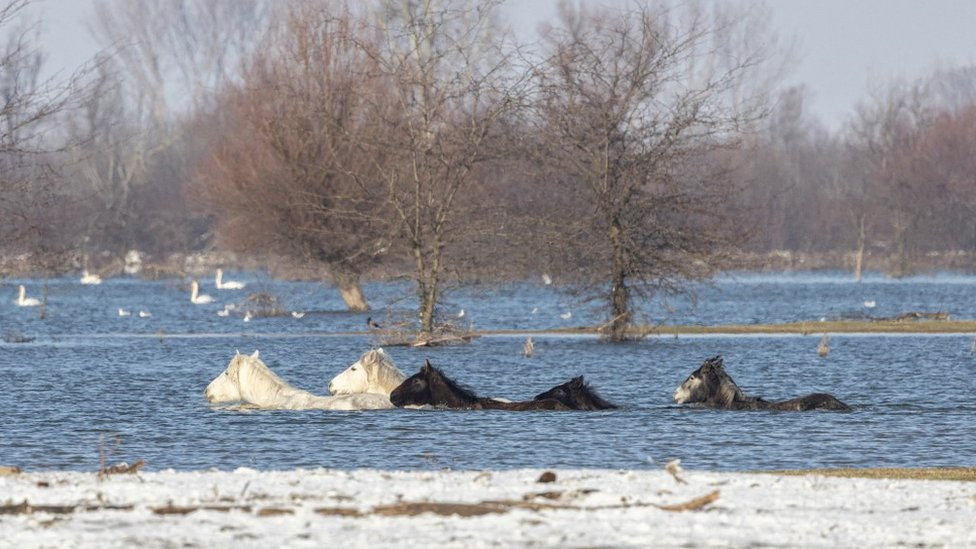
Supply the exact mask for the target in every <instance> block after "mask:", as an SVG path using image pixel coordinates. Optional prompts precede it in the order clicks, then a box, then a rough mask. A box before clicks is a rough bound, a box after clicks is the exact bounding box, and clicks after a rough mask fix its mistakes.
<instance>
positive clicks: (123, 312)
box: [119, 307, 132, 316]
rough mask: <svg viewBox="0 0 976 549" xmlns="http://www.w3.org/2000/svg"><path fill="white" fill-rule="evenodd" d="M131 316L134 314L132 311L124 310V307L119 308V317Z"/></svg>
mask: <svg viewBox="0 0 976 549" xmlns="http://www.w3.org/2000/svg"><path fill="white" fill-rule="evenodd" d="M131 314H132V311H130V310H128V309H123V308H122V307H119V316H129V315H131Z"/></svg>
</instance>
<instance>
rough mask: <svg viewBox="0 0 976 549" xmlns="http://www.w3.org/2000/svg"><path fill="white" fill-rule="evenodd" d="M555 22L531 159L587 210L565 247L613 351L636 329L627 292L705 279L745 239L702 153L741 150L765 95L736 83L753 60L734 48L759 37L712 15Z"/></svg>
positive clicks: (636, 10) (604, 16) (575, 12)
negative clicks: (601, 299)
mask: <svg viewBox="0 0 976 549" xmlns="http://www.w3.org/2000/svg"><path fill="white" fill-rule="evenodd" d="M561 15H562V20H561V25H560V26H558V27H553V28H550V29H549V30H548V31H547V32H546V33H545V35H544V44H545V47H546V50H545V54H546V60H545V62H544V63H543V65H542V66H540V67H539V69H538V71H537V77H538V86H539V88H538V101H537V103H536V113H535V115H534V117H533V121H534V122H535V123H536V124H537V125H538V127H537V129H536V131H537V133H538V135H539V137H538V140H539V143H540V144H541V149H540V151H539V154H540V158H542V159H543V160H544V162H545V163H546V164H547V165H548V166H549V169H550V173H552V174H554V176H556V177H560V178H561V180H562V181H563V182H564V183H565V185H566V188H565V192H566V193H571V194H576V195H578V196H580V197H582V200H584V201H585V202H584V203H581V204H578V206H577V207H576V208H575V209H574V213H575V215H577V216H578V217H576V218H575V219H567V220H566V223H565V227H564V228H565V232H564V234H563V236H562V238H561V240H560V243H561V244H563V245H568V246H567V249H568V250H569V253H572V254H573V255H574V256H575V258H576V263H577V265H578V269H577V271H576V273H575V275H576V276H578V277H581V278H582V279H583V280H584V281H586V282H589V283H590V284H591V285H593V287H595V288H602V289H601V290H597V291H599V292H600V293H601V294H602V292H603V291H606V294H602V295H604V296H605V298H606V299H607V302H608V304H609V312H610V315H609V316H610V318H609V322H608V324H607V336H608V338H609V339H611V340H614V341H619V340H622V339H625V338H626V337H627V335H628V327H629V326H631V324H632V323H633V322H634V312H635V309H636V308H637V307H638V304H637V303H635V300H634V297H635V295H637V296H649V295H651V294H653V293H655V292H661V291H663V292H674V291H677V290H679V289H681V288H682V287H683V286H684V285H685V282H686V281H688V280H694V279H701V278H703V277H706V276H708V275H710V274H711V273H713V272H714V271H715V270H716V269H717V268H718V267H720V266H722V265H723V262H722V259H723V257H724V254H725V253H727V252H728V251H729V245H730V244H732V243H734V242H736V241H737V240H738V239H739V238H740V237H741V236H742V235H741V231H739V230H738V229H737V227H736V225H735V224H734V223H733V221H732V220H733V216H732V215H731V214H732V212H731V211H730V208H729V206H728V201H727V198H728V197H729V195H730V193H731V191H732V187H731V186H730V185H729V184H727V180H726V179H725V178H724V177H723V173H722V172H723V169H722V167H721V166H713V165H712V164H710V162H709V153H710V152H712V151H716V150H719V149H723V148H732V147H737V146H738V145H739V139H740V137H741V132H742V131H744V130H747V129H749V128H750V127H751V125H752V124H753V123H754V122H755V121H756V120H758V119H759V118H760V117H761V116H763V115H764V114H765V110H764V105H763V93H762V92H763V91H765V90H762V89H760V90H750V88H749V87H748V86H745V85H743V81H744V80H746V79H749V78H751V77H753V76H754V75H756V74H757V71H758V70H759V69H760V68H761V67H762V61H763V58H762V55H761V54H762V51H761V50H760V49H759V48H753V46H752V44H753V42H751V41H745V42H744V43H745V44H746V45H747V46H749V47H748V48H746V47H741V46H734V45H733V40H731V39H730V38H731V37H733V36H740V38H741V34H742V32H743V31H744V30H748V31H749V32H753V33H754V32H755V29H752V28H748V27H746V26H745V25H744V23H746V22H749V21H751V20H750V19H749V18H747V17H745V16H740V17H738V18H735V17H732V18H730V17H727V15H726V14H719V15H716V16H714V17H710V16H709V14H707V13H705V12H703V11H700V10H698V9H696V7H695V6H694V5H692V6H691V7H690V8H688V9H671V8H669V7H668V6H667V5H665V4H663V3H658V4H653V5H651V4H647V3H639V4H637V5H636V6H635V7H633V8H631V9H628V10H626V11H619V12H617V11H610V10H599V11H597V10H594V11H586V10H584V9H583V8H579V9H574V8H572V7H571V6H570V5H568V4H563V5H562V12H561ZM737 32H738V33H739V34H736V33H737ZM753 38H758V36H757V35H754V36H753Z"/></svg>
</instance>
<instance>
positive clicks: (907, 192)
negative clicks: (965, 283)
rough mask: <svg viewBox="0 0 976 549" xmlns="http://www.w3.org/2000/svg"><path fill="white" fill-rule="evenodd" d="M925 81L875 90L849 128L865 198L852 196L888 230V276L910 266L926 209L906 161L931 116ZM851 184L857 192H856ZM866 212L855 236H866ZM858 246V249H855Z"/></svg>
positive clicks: (906, 271) (922, 192)
mask: <svg viewBox="0 0 976 549" xmlns="http://www.w3.org/2000/svg"><path fill="white" fill-rule="evenodd" d="M925 96H926V92H925V91H924V84H923V83H921V82H919V83H916V84H914V85H904V84H900V83H894V84H892V85H890V86H888V87H886V88H883V89H882V90H881V91H880V92H876V93H875V94H874V95H873V97H872V99H871V100H870V101H869V102H866V103H864V104H861V105H859V106H858V108H857V113H856V116H855V118H854V121H853V122H852V124H851V126H850V129H849V134H848V135H849V137H848V139H849V141H848V142H849V144H850V146H851V147H853V150H852V153H853V154H854V155H856V157H857V159H858V160H857V161H858V163H859V164H860V167H859V170H858V171H859V173H860V177H861V178H862V181H861V183H859V184H858V185H857V187H861V188H865V187H866V188H867V191H866V193H867V195H868V199H869V200H870V201H871V203H865V202H864V201H863V200H852V204H855V205H856V204H861V206H862V207H863V208H870V209H871V210H873V211H874V212H877V213H875V215H876V216H877V218H878V219H880V221H881V223H879V224H878V228H879V229H881V230H887V232H888V238H889V240H890V242H891V244H892V245H893V247H894V250H893V253H894V258H895V265H894V268H893V270H892V274H893V275H895V276H904V275H906V274H909V273H910V272H911V270H912V268H911V260H912V258H913V256H914V254H915V252H916V241H915V237H916V234H915V233H916V230H917V229H918V224H919V222H920V220H921V218H922V216H923V215H924V213H925V211H926V206H925V204H926V203H927V201H926V200H925V197H926V193H927V192H928V191H927V190H926V185H925V182H923V181H919V180H917V179H915V178H913V177H912V175H911V170H910V166H909V165H908V162H909V158H910V156H911V151H912V150H913V148H914V147H915V144H916V141H917V140H918V138H919V135H920V134H921V132H922V131H923V129H924V128H925V127H926V125H927V124H928V121H929V120H930V118H931V117H932V112H931V109H930V108H929V107H928V106H927V105H926V103H925ZM857 187H855V192H861V191H857V190H856V189H857ZM866 211H867V210H865V209H861V210H860V213H858V214H856V215H855V220H856V225H855V226H856V228H857V230H858V231H859V232H858V234H859V236H858V240H859V241H863V240H864V239H865V238H866V235H865V221H864V220H865V219H866V216H867V213H866ZM859 248H860V247H859Z"/></svg>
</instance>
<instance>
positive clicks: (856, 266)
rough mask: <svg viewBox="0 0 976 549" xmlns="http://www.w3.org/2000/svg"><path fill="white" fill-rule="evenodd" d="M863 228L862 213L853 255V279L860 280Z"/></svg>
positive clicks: (863, 239)
mask: <svg viewBox="0 0 976 549" xmlns="http://www.w3.org/2000/svg"><path fill="white" fill-rule="evenodd" d="M865 232H866V231H865V229H864V216H863V215H862V216H861V218H860V220H859V224H858V231H857V252H855V255H854V281H855V282H860V281H861V269H862V268H863V266H864V241H865V237H866V235H865Z"/></svg>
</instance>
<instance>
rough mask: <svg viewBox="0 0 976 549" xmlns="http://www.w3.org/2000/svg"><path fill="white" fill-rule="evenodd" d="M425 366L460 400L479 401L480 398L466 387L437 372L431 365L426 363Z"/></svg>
mask: <svg viewBox="0 0 976 549" xmlns="http://www.w3.org/2000/svg"><path fill="white" fill-rule="evenodd" d="M426 366H427V367H428V368H430V372H431V373H433V374H436V375H437V377H439V378H440V379H441V381H442V382H444V384H445V385H447V386H448V388H450V389H451V392H453V393H455V394H456V395H458V396H459V397H461V398H462V399H464V400H469V401H474V400H479V399H480V398H481V397H479V396H478V395H476V394H474V391H472V390H471V389H469V388H468V387H466V386H464V385H462V384H460V383H458V382H456V381H454V380H453V379H451V378H449V377H447V375H445V374H444V372H442V371H440V370H438V369H437V368H435V367H434V366H433V365H432V364H430V363H427V365H426ZM428 383H429V382H428Z"/></svg>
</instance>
